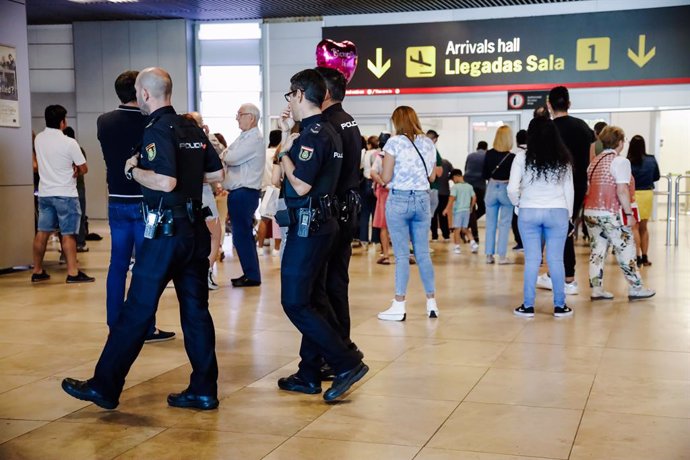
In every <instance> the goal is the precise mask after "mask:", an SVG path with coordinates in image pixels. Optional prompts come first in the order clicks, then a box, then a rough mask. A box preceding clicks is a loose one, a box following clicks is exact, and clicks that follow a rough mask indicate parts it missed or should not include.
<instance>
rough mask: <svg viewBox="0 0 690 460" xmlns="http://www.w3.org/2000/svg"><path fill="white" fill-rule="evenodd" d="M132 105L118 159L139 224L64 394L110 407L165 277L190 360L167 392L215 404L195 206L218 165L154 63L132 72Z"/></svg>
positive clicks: (219, 171) (204, 257) (182, 400)
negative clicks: (141, 123)
mask: <svg viewBox="0 0 690 460" xmlns="http://www.w3.org/2000/svg"><path fill="white" fill-rule="evenodd" d="M135 87H136V94H137V100H138V102H139V107H140V108H141V111H142V112H143V113H144V114H150V121H149V123H148V125H147V126H146V128H145V130H144V135H143V142H142V150H141V155H140V157H139V155H135V156H133V157H132V158H130V159H129V160H127V162H126V163H125V174H126V175H127V176H128V177H131V178H132V179H133V180H135V181H137V182H138V183H139V184H141V189H142V193H143V196H144V197H143V201H144V203H145V205H146V206H145V218H146V230H145V239H144V243H143V245H142V249H141V253H138V254H137V261H136V264H135V265H134V269H133V273H132V282H131V286H130V289H129V292H128V295H127V300H126V301H125V304H124V306H123V309H122V312H121V313H120V316H119V317H118V319H117V322H116V323H115V324H114V325H113V326H112V327H111V328H110V334H109V335H108V340H107V342H106V344H105V348H104V349H103V352H102V354H101V357H100V359H99V360H98V363H97V364H96V370H95V373H94V376H93V377H92V378H91V379H89V380H87V381H79V380H75V379H70V378H66V379H64V380H63V381H62V388H63V389H64V390H65V392H67V393H68V394H70V395H71V396H73V397H75V398H77V399H81V400H85V401H91V402H93V403H95V404H96V405H98V406H100V407H103V408H105V409H114V408H115V407H117V405H118V403H119V397H120V393H121V392H122V387H123V385H124V383H125V377H126V376H127V373H128V371H129V368H130V366H131V365H132V364H133V363H134V360H135V359H136V357H137V355H138V354H139V352H140V351H141V348H142V346H143V344H144V339H145V338H146V334H147V331H148V328H149V326H150V324H151V321H153V318H154V316H155V313H156V308H157V306H158V300H159V298H160V296H161V294H162V293H163V290H164V289H165V286H166V285H167V284H168V282H169V281H170V280H171V279H172V280H173V281H174V284H175V290H176V292H177V297H178V299H179V302H180V317H181V321H182V330H183V332H184V341H185V349H186V350H187V355H188V356H189V360H190V362H191V364H192V375H191V378H190V384H189V387H188V388H187V389H185V390H184V391H182V392H181V393H177V394H171V395H169V396H168V404H169V405H171V406H175V407H192V408H197V409H215V408H216V407H218V399H217V379H218V365H217V362H216V354H215V333H214V328H213V320H212V319H211V315H210V314H209V311H208V288H207V286H206V276H207V272H208V254H209V251H210V236H209V233H208V230H207V229H206V224H205V223H204V218H203V216H202V212H201V188H202V187H201V185H202V181H204V180H206V181H207V182H211V181H213V182H217V181H221V180H222V179H223V167H222V164H221V162H220V159H219V158H218V155H216V153H215V151H214V150H213V149H212V148H209V146H210V144H209V141H208V139H207V138H206V136H205V135H204V134H203V131H201V130H200V129H199V128H198V127H197V126H196V125H195V124H194V123H193V122H192V121H189V120H186V119H184V118H183V117H181V116H178V115H177V114H176V113H175V110H174V109H173V107H172V106H171V104H170V96H171V92H172V81H171V79H170V75H168V73H167V72H166V71H165V70H163V69H160V68H155V67H151V68H147V69H144V70H142V71H141V72H140V73H139V75H138V76H137V79H136V83H135Z"/></svg>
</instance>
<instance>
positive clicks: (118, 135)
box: [96, 105, 146, 197]
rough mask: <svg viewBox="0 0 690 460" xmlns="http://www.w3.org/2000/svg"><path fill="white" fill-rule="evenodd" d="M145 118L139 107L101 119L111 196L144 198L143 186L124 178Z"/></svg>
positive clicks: (98, 123)
mask: <svg viewBox="0 0 690 460" xmlns="http://www.w3.org/2000/svg"><path fill="white" fill-rule="evenodd" d="M144 126H146V116H144V115H143V114H142V113H141V112H140V111H139V109H138V108H136V107H130V106H127V105H121V106H120V107H118V109H117V110H113V111H112V112H107V113H104V114H103V115H101V116H100V117H98V120H96V128H97V133H98V140H99V141H100V142H101V150H102V151H103V159H104V160H105V167H106V180H107V181H108V193H109V194H110V195H117V196H120V197H127V196H141V186H140V185H139V184H138V183H137V182H136V181H131V180H127V178H126V177H125V172H124V171H125V162H126V161H127V160H128V159H129V158H130V157H131V156H132V155H134V153H135V149H136V147H137V145H139V144H140V143H141V138H142V136H143V134H144Z"/></svg>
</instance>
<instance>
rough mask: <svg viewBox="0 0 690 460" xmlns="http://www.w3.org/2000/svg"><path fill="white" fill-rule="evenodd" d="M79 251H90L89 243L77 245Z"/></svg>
mask: <svg viewBox="0 0 690 460" xmlns="http://www.w3.org/2000/svg"><path fill="white" fill-rule="evenodd" d="M77 252H89V247H88V246H87V245H85V244H84V245H82V246H77Z"/></svg>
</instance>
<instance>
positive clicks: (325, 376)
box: [319, 363, 335, 382]
mask: <svg viewBox="0 0 690 460" xmlns="http://www.w3.org/2000/svg"><path fill="white" fill-rule="evenodd" d="M319 372H320V373H321V381H322V382H323V381H327V382H330V381H333V380H335V371H334V370H333V368H332V367H331V366H330V365H329V364H328V363H326V364H324V365H323V366H321V369H319Z"/></svg>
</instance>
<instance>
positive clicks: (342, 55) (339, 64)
mask: <svg viewBox="0 0 690 460" xmlns="http://www.w3.org/2000/svg"><path fill="white" fill-rule="evenodd" d="M316 65H317V66H318V67H329V68H331V69H335V70H338V71H339V72H340V73H342V74H343V75H344V76H345V80H347V82H348V83H349V82H350V80H352V76H353V75H354V74H355V69H357V47H356V46H355V44H354V43H352V42H351V41H348V40H345V41H343V42H336V41H333V40H331V39H329V38H324V39H323V40H321V41H320V42H319V44H318V45H316Z"/></svg>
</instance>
